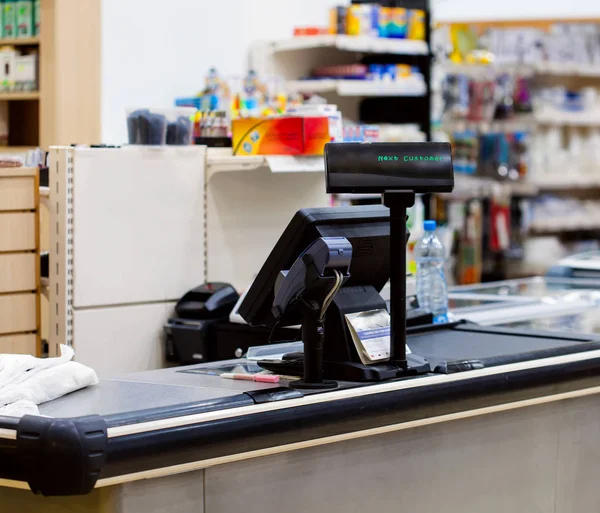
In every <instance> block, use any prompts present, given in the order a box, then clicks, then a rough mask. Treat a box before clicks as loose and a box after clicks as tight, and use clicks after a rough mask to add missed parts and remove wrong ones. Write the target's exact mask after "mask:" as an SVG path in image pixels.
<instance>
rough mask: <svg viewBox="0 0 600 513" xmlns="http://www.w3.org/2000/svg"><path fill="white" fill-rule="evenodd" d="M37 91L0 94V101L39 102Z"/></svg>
mask: <svg viewBox="0 0 600 513" xmlns="http://www.w3.org/2000/svg"><path fill="white" fill-rule="evenodd" d="M39 99H40V92H39V91H16V92H14V93H0V101H3V100H39Z"/></svg>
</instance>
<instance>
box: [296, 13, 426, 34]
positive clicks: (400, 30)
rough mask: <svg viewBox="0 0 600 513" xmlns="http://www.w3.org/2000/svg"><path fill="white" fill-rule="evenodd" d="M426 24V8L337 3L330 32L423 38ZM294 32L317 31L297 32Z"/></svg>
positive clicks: (330, 24) (331, 18) (330, 17)
mask: <svg viewBox="0 0 600 513" xmlns="http://www.w3.org/2000/svg"><path fill="white" fill-rule="evenodd" d="M425 23H426V15H425V11H423V10H420V9H405V8H403V7H384V6H381V5H378V4H359V5H350V6H338V7H333V8H332V9H331V10H330V15H329V34H336V35H349V36H368V37H383V38H394V39H412V40H417V41H423V40H424V39H425V32H426V31H425ZM319 33H321V32H319ZM295 35H316V34H314V33H303V34H300V33H297V32H295Z"/></svg>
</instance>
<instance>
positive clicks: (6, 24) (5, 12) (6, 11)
mask: <svg viewBox="0 0 600 513" xmlns="http://www.w3.org/2000/svg"><path fill="white" fill-rule="evenodd" d="M2 37H3V38H6V39H11V38H15V37H17V0H3V2H2Z"/></svg>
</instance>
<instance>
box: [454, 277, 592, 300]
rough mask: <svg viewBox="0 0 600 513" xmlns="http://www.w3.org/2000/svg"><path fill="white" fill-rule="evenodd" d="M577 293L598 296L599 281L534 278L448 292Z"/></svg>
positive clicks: (494, 294)
mask: <svg viewBox="0 0 600 513" xmlns="http://www.w3.org/2000/svg"><path fill="white" fill-rule="evenodd" d="M574 291H577V292H585V291H590V292H592V293H593V292H594V291H596V292H598V293H599V294H600V280H589V279H576V278H548V277H543V276H535V277H533V278H524V279H521V280H506V281H498V282H492V283H479V284H477V285H464V286H460V287H454V288H452V289H451V290H450V292H451V293H452V296H453V297H456V296H457V295H460V296H465V295H468V296H469V297H470V296H472V295H477V296H483V297H487V296H492V297H501V298H506V297H513V296H514V297H528V298H540V299H541V298H546V297H562V296H566V295H569V294H571V293H573V292H574Z"/></svg>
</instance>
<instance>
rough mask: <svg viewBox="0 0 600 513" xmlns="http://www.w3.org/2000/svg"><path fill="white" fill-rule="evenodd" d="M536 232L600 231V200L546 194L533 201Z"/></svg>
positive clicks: (533, 219) (533, 226) (534, 228)
mask: <svg viewBox="0 0 600 513" xmlns="http://www.w3.org/2000/svg"><path fill="white" fill-rule="evenodd" d="M529 222H530V225H529V229H530V231H531V232H534V233H555V232H567V231H573V232H578V231H579V232H584V231H586V230H587V231H600V200H597V199H588V200H584V199H579V198H569V197H560V196H553V195H544V196H540V197H539V198H537V199H536V200H535V201H534V202H532V203H531V213H530V221H529Z"/></svg>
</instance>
